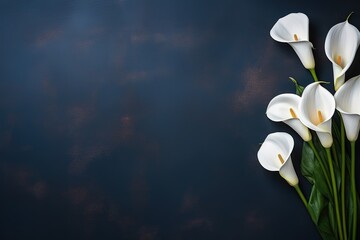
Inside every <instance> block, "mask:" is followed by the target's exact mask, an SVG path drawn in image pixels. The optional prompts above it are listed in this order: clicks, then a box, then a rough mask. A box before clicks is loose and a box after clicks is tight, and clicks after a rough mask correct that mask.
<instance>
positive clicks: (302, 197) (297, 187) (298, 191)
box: [294, 184, 308, 209]
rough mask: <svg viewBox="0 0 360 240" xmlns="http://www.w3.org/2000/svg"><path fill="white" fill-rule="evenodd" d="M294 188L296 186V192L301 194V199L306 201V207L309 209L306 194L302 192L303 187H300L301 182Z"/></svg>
mask: <svg viewBox="0 0 360 240" xmlns="http://www.w3.org/2000/svg"><path fill="white" fill-rule="evenodd" d="M294 188H295V190H296V192H297V193H298V194H299V197H300V198H301V201H302V202H303V203H304V205H305V207H306V209H308V202H307V200H306V198H305V196H304V194H303V193H302V191H301V189H300V187H299V184H296V185H295V186H294Z"/></svg>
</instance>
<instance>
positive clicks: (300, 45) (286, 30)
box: [270, 13, 315, 69]
mask: <svg viewBox="0 0 360 240" xmlns="http://www.w3.org/2000/svg"><path fill="white" fill-rule="evenodd" d="M270 36H271V37H272V38H273V39H274V40H275V41H278V42H283V43H288V44H290V46H291V47H292V48H293V49H294V51H295V52H296V54H297V55H298V57H299V58H300V60H301V63H302V64H303V65H304V67H305V68H307V69H314V68H315V61H314V56H313V52H312V48H313V45H312V43H311V42H309V18H308V17H307V16H306V15H305V14H303V13H290V14H288V15H286V16H285V17H282V18H280V19H279V20H278V21H277V22H276V23H275V25H274V26H273V27H272V29H271V31H270Z"/></svg>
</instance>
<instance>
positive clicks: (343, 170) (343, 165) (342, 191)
mask: <svg viewBox="0 0 360 240" xmlns="http://www.w3.org/2000/svg"><path fill="white" fill-rule="evenodd" d="M340 122H341V212H342V224H343V229H344V238H345V239H347V231H346V210H345V168H346V166H345V128H344V122H343V121H342V119H341V120H340Z"/></svg>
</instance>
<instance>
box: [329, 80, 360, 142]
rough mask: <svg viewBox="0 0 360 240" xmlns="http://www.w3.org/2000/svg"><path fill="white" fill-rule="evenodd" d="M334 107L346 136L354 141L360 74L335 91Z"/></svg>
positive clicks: (359, 119) (359, 114)
mask: <svg viewBox="0 0 360 240" xmlns="http://www.w3.org/2000/svg"><path fill="white" fill-rule="evenodd" d="M335 101H336V109H337V110H338V111H339V112H340V113H341V117H342V119H343V121H344V126H345V132H346V137H347V139H348V140H349V141H356V140H357V138H358V135H359V128H360V75H359V76H356V77H353V78H351V79H350V80H348V81H346V82H345V83H344V85H342V86H341V87H340V88H339V90H338V91H337V92H336V93H335Z"/></svg>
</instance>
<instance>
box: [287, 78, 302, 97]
mask: <svg viewBox="0 0 360 240" xmlns="http://www.w3.org/2000/svg"><path fill="white" fill-rule="evenodd" d="M289 78H290V80H291V81H292V82H293V83H294V84H295V90H296V94H297V95H299V96H301V94H302V92H303V91H304V87H303V86H301V85H299V84H298V82H297V81H296V80H295V78H292V77H289Z"/></svg>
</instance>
